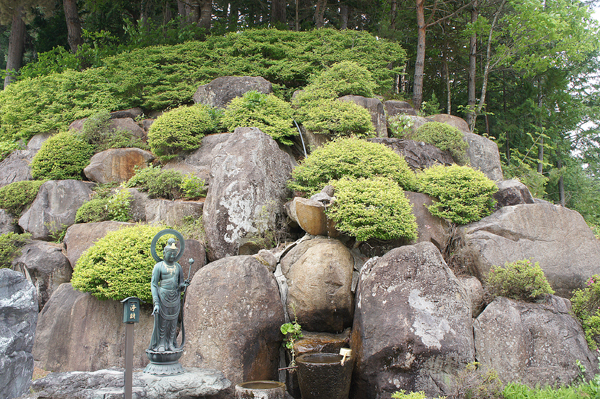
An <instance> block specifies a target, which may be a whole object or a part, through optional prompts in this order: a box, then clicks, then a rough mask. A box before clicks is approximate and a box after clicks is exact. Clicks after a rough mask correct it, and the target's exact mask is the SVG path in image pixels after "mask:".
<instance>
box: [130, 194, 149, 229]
mask: <svg viewBox="0 0 600 399" xmlns="http://www.w3.org/2000/svg"><path fill="white" fill-rule="evenodd" d="M127 191H129V194H131V202H130V206H131V209H130V211H129V214H130V215H131V219H132V220H133V221H134V222H145V221H146V205H147V204H148V203H149V202H150V201H152V200H151V199H150V197H149V196H148V194H146V193H144V192H141V191H140V190H138V189H137V188H128V189H127Z"/></svg>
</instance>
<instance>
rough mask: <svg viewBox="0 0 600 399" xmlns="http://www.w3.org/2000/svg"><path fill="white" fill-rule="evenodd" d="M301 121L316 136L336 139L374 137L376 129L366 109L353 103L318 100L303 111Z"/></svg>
mask: <svg viewBox="0 0 600 399" xmlns="http://www.w3.org/2000/svg"><path fill="white" fill-rule="evenodd" d="M299 119H300V120H301V121H302V124H303V125H304V127H305V128H307V129H308V130H310V131H311V132H312V133H316V134H328V135H331V136H334V137H341V136H356V137H374V136H375V127H374V126H373V121H372V120H371V114H370V113H369V111H368V110H367V109H366V108H363V107H361V106H360V105H358V104H355V103H353V102H352V101H339V100H336V99H325V100H316V101H314V102H312V103H310V105H308V106H307V107H305V108H303V109H302V111H301V116H299Z"/></svg>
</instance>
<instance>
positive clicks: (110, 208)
mask: <svg viewBox="0 0 600 399" xmlns="http://www.w3.org/2000/svg"><path fill="white" fill-rule="evenodd" d="M130 212H131V194H130V193H129V191H127V190H126V189H124V188H121V189H119V190H117V192H116V193H114V194H113V195H111V196H110V197H101V196H97V197H96V198H92V199H91V200H90V201H88V202H86V203H84V204H83V205H82V206H81V207H79V209H77V214H76V215H75V223H93V222H104V221H106V220H116V221H118V222H127V221H129V220H130V219H131V215H130Z"/></svg>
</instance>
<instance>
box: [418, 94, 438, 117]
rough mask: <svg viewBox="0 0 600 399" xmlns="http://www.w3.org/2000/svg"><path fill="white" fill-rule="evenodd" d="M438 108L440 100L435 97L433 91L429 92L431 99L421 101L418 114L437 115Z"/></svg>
mask: <svg viewBox="0 0 600 399" xmlns="http://www.w3.org/2000/svg"><path fill="white" fill-rule="evenodd" d="M441 113H442V111H441V110H440V102H439V101H438V99H437V96H436V95H435V93H431V100H429V101H423V103H421V109H420V110H419V115H420V116H429V115H437V114H441Z"/></svg>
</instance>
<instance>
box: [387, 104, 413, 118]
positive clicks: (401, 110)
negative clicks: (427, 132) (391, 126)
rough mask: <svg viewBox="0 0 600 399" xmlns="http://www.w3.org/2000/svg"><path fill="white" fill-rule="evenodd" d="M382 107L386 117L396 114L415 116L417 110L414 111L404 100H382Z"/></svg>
mask: <svg viewBox="0 0 600 399" xmlns="http://www.w3.org/2000/svg"><path fill="white" fill-rule="evenodd" d="M383 107H384V108H385V113H386V114H387V116H388V117H389V116H394V115H398V114H403V115H414V116H417V112H416V111H415V109H414V108H413V107H412V106H411V105H410V104H409V103H407V102H406V101H396V100H389V101H384V102H383Z"/></svg>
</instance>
